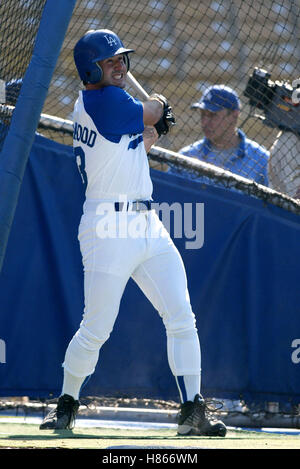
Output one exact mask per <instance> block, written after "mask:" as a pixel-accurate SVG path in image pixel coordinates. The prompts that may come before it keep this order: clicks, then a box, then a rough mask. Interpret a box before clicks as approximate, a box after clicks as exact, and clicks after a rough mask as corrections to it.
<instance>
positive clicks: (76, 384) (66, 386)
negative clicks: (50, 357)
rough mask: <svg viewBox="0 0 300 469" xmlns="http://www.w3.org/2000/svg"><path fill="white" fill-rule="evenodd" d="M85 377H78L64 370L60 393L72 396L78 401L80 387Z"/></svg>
mask: <svg viewBox="0 0 300 469" xmlns="http://www.w3.org/2000/svg"><path fill="white" fill-rule="evenodd" d="M85 378H86V376H83V377H81V378H78V377H77V376H74V375H71V374H70V373H69V372H68V371H66V370H64V383H63V388H62V395H63V394H68V395H69V396H72V397H73V398H74V399H75V401H78V399H79V393H80V389H81V386H82V384H83V382H84V380H85Z"/></svg>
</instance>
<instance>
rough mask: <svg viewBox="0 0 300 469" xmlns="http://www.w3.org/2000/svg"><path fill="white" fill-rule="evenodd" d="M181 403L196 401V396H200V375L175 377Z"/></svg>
mask: <svg viewBox="0 0 300 469" xmlns="http://www.w3.org/2000/svg"><path fill="white" fill-rule="evenodd" d="M175 380H176V384H177V387H178V390H179V396H180V401H181V403H183V402H186V401H194V398H195V396H196V394H200V386H201V378H200V375H185V376H175Z"/></svg>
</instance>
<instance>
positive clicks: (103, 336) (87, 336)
mask: <svg viewBox="0 0 300 469" xmlns="http://www.w3.org/2000/svg"><path fill="white" fill-rule="evenodd" d="M109 336H110V332H104V331H101V332H99V333H91V332H90V331H89V330H88V329H87V328H86V327H84V326H81V327H80V328H79V330H78V331H77V332H76V334H75V337H76V339H77V341H78V343H79V345H80V346H81V347H82V348H84V349H85V350H88V351H91V352H93V351H95V350H99V349H100V348H101V347H102V345H103V344H104V343H105V342H106V341H107V340H108V338H109Z"/></svg>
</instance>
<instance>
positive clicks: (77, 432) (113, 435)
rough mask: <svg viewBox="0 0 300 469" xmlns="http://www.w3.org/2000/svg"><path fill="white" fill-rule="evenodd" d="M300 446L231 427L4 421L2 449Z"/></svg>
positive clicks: (293, 439) (296, 439)
mask: <svg viewBox="0 0 300 469" xmlns="http://www.w3.org/2000/svg"><path fill="white" fill-rule="evenodd" d="M116 447H118V448H120V447H121V448H122V447H124V448H128V447H130V448H138V449H143V448H166V449H167V448H179V449H184V448H193V449H194V448H197V449H203V448H209V449H300V435H284V434H276V433H265V432H258V431H257V432H256V431H245V430H229V431H228V432H227V435H226V437H225V438H217V437H179V436H177V434H176V430H175V429H158V430H156V429H155V430H153V429H151V430H140V429H138V430H136V429H124V428H122V429H121V428H120V429H116V428H113V429H112V428H76V427H75V428H74V429H73V430H59V431H58V430H56V431H55V430H43V431H41V430H39V427H38V425H35V424H26V423H1V419H0V449H3V448H12V449H13V448H35V449H48V448H57V449H58V448H60V449H101V450H105V449H112V448H116Z"/></svg>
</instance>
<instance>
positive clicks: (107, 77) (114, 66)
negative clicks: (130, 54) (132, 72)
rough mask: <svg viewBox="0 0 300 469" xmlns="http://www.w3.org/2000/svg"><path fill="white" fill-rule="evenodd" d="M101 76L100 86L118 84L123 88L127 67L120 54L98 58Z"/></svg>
mask: <svg viewBox="0 0 300 469" xmlns="http://www.w3.org/2000/svg"><path fill="white" fill-rule="evenodd" d="M99 65H100V67H101V68H102V72H103V76H102V80H101V82H100V84H101V86H110V85H113V86H118V87H119V88H125V85H126V74H127V67H126V64H125V61H124V56H123V55H122V54H119V55H115V56H114V57H109V58H108V59H104V60H100V62H99Z"/></svg>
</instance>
